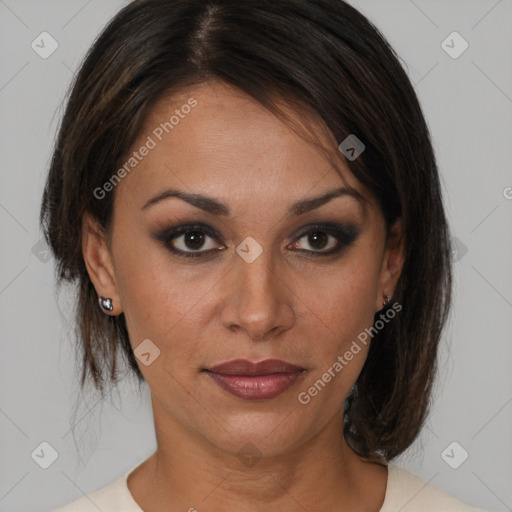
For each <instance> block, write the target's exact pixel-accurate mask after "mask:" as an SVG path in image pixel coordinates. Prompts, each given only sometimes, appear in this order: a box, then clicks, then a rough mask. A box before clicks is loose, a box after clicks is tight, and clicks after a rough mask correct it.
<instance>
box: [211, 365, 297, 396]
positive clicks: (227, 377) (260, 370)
mask: <svg viewBox="0 0 512 512" xmlns="http://www.w3.org/2000/svg"><path fill="white" fill-rule="evenodd" d="M202 371H204V372H206V374H207V375H208V376H209V377H210V378H211V379H212V380H213V382H215V384H217V385H218V386H220V387H221V388H222V389H224V390H225V391H227V392H228V393H231V394H232V395H234V396H237V397H239V398H243V399H245V400H262V399H270V398H275V397H276V396H278V395H280V394H281V393H284V392H285V391H286V390H287V389H289V388H290V387H291V386H292V385H293V384H295V383H296V382H297V380H298V379H299V378H300V377H302V376H303V375H304V373H305V372H306V371H307V370H306V369H305V368H300V367H298V366H295V365H293V364H290V363H286V362H284V361H280V360H278V359H267V360H265V361H260V362H259V363H252V362H251V361H247V360H245V359H236V360H233V361H227V362H225V363H222V364H219V365H216V366H213V367H212V368H205V369H203V370H202Z"/></svg>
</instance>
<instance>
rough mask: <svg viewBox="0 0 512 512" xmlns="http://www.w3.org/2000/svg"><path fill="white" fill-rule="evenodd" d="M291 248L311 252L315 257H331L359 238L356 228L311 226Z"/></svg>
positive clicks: (325, 225)
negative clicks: (330, 255)
mask: <svg viewBox="0 0 512 512" xmlns="http://www.w3.org/2000/svg"><path fill="white" fill-rule="evenodd" d="M299 236H300V238H298V239H297V241H295V242H293V243H292V244H291V246H289V248H291V249H298V250H299V251H300V252H309V253H312V254H314V255H315V256H320V255H329V254H334V253H337V252H339V251H341V250H342V249H343V248H344V247H347V246H348V245H350V244H352V243H353V242H354V241H355V239H356V238H357V236H358V231H357V228H355V226H345V227H344V226H341V225H338V224H319V225H314V226H310V227H309V229H308V230H307V231H306V232H304V233H303V234H302V235H299Z"/></svg>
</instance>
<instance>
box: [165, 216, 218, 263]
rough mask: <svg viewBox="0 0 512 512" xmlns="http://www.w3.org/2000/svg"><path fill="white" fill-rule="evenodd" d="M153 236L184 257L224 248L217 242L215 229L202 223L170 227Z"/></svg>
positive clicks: (202, 254) (201, 254)
mask: <svg viewBox="0 0 512 512" xmlns="http://www.w3.org/2000/svg"><path fill="white" fill-rule="evenodd" d="M155 238H156V239H157V240H159V241H160V242H162V243H163V244H164V245H165V246H166V247H167V248H168V249H169V250H170V251H171V252H173V253H175V254H178V255H180V256H185V257H188V256H192V257H194V256H204V255H205V253H211V252H213V251H217V250H221V249H225V248H226V247H225V246H224V245H222V244H220V243H219V236H218V234H217V233H216V232H215V230H213V229H212V228H210V227H209V226H206V225H202V224H196V225H189V226H179V227H177V228H171V229H168V230H165V231H163V232H162V233H159V234H157V235H155ZM219 245H220V247H219Z"/></svg>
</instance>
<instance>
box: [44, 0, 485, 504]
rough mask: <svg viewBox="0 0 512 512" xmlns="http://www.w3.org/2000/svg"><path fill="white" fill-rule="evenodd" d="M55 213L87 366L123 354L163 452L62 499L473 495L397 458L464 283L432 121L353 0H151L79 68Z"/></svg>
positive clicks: (371, 499) (109, 364)
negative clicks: (456, 270) (430, 480)
mask: <svg viewBox="0 0 512 512" xmlns="http://www.w3.org/2000/svg"><path fill="white" fill-rule="evenodd" d="M41 223H42V226H43V229H44V232H45V236H46V238H47V241H48V243H49V244H50V246H51V248H52V250H53V252H54V254H55V257H56V259H57V261H58V269H57V273H58V276H59V282H62V281H64V280H66V281H72V282H75V283H76V284H77V285H78V286H77V293H78V302H77V304H78V309H77V323H78V327H79V333H80V336H79V341H80V350H81V354H82V361H83V367H82V376H81V377H82V379H81V383H82V386H83V385H85V383H86V382H89V381H90V382H92V383H93V384H94V385H95V386H96V388H97V389H98V391H99V392H100V393H101V394H102V396H104V393H105V389H106V387H108V385H109V384H115V383H116V382H117V379H118V367H119V359H118V356H119V355H121V356H123V357H124V358H125V359H126V361H127V363H128V365H129V368H130V369H131V370H132V371H133V373H134V374H135V375H136V376H137V378H138V379H139V383H142V382H146V383H147V384H148V386H149V389H150V392H151V399H152V408H153V415H154V423H155V430H156V437H157V450H156V452H155V453H154V454H153V455H151V456H150V457H149V458H148V459H147V460H146V461H144V462H143V463H142V464H140V465H138V466H137V467H135V468H132V469H131V470H130V471H129V472H127V473H126V474H125V475H123V476H122V477H120V478H119V479H118V480H116V481H115V482H112V483H110V484H108V485H106V486H104V487H103V488H102V489H101V490H99V491H96V492H95V493H92V494H90V495H89V496H88V497H83V498H80V499H79V500H77V501H75V502H73V503H72V504H69V505H67V506H65V507H63V508H61V509H59V511H60V512H71V511H76V512H78V511H80V512H82V511H86V510H87V511H88V510H97V509H98V508H99V509H100V510H102V511H103V512H114V511H123V512H131V511H138V512H140V511H141V510H143V511H144V512H159V511H163V510H165V511H174V510H189V511H194V510H198V511H201V510H212V511H219V510H230V509H235V508H236V509H237V510H245V511H259V510H269V509H270V510H287V511H299V510H300V511H303V510H310V511H313V510H340V511H348V510H367V511H375V512H377V511H381V512H390V511H396V510H404V511H419V510H422V511H424V510H432V511H434V510H435V511H438V510H445V511H448V510H450V511H451V510H454V511H455V510H456V511H468V512H469V511H474V510H477V509H475V508H473V507H470V506H469V505H466V504H464V503H463V502H462V501H460V500H458V499H455V498H453V497H450V496H449V495H448V494H446V493H444V492H442V491H441V490H439V489H436V488H435V487H433V486H426V482H423V481H422V480H421V479H420V478H418V477H416V476H414V475H412V474H410V473H408V472H406V471H405V470H403V469H401V468H399V467H398V466H396V465H395V464H393V463H392V462H391V461H392V459H393V458H395V457H396V456H398V455H399V454H401V453H402V452H404V450H406V449H407V448H408V447H409V446H410V445H411V443H412V442H413V441H414V440H415V439H416V438H417V436H418V434H419V432H420V430H421V427H422V425H423V423H424V420H425V418H426V415H427V409H428V403H429V399H430V391H431V387H432V382H433V379H434V374H435V362H436V353H437V346H438V342H439V339H440V336H441V332H442V328H443V326H444V324H445V322H446V319H447V315H448V310H449V305H450V298H451V269H450V247H449V238H448V228H447V222H446V218H445V214H444V209H443V203H442V197H441V191H440V184H439V177H438V171H437V167H436V161H435V156H434V153H433V150H432V146H431V142H430V135H429V132H428V128H427V126H426V123H425V120H424V117H423V114H422V112H421V109H420V106H419V104H418V100H417V98H416V96H415V93H414V90H413V88H412V86H411V84H410V82H409V80H408V78H407V75H406V74H405V73H404V71H403V69H402V68H401V66H400V63H399V61H398V58H397V56H396V54H395V53H394V52H393V50H392V49H391V48H390V47H389V45H388V43H387V42H386V41H385V39H384V38H383V36H382V35H381V34H380V33H379V32H378V30H377V29H376V28H375V27H374V26H373V25H372V24H371V23H370V22H369V21H368V20H367V19H366V18H364V17H363V16H362V15H361V14H360V13H359V12H357V11H356V10H355V9H354V8H352V7H351V6H349V5H348V4H346V3H344V2H343V1H341V0H335V1H333V0H315V1H314V2H310V1H308V0H283V1H280V2H274V1H268V0H265V1H260V0H258V2H255V1H247V0H243V1H239V2H231V1H228V0H178V1H173V2H169V1H165V0H138V1H135V2H132V3H130V4H129V5H128V6H126V7H125V8H124V9H123V10H122V11H120V13H119V14H118V15H117V16H116V17H115V18H114V19H113V20H112V21H111V22H110V23H109V24H108V26H107V27H106V28H105V30H104V31H103V33H102V34H101V35H100V37H99V38H98V39H97V41H96V42H95V43H94V45H93V47H92V48H91V50H90V51H89V54H88V55H87V57H86V59H85V61H84V63H83V65H82V66H81V69H80V70H79V72H78V74H77V76H76V78H75V81H74V84H73V87H72V89H71V93H70V97H69V100H68V103H67V108H66V111H65V114H64V118H63V120H62V124H61V127H60V132H59V136H58V140H57V143H56V147H55V151H54V154H53V159H52V162H51V168H50V171H49V176H48V180H47V184H46V188H45V192H44V198H43V204H42V210H41Z"/></svg>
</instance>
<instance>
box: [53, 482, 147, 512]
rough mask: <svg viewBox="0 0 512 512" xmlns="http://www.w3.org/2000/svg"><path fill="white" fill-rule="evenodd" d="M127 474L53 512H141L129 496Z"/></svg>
mask: <svg viewBox="0 0 512 512" xmlns="http://www.w3.org/2000/svg"><path fill="white" fill-rule="evenodd" d="M127 474H128V473H126V474H124V475H122V476H120V477H119V478H117V479H116V480H114V481H112V482H111V483H109V484H107V485H104V486H103V487H101V488H100V489H98V490H96V491H93V492H90V493H89V494H86V495H84V496H82V497H80V498H78V499H76V500H74V501H72V502H71V503H69V504H67V505H64V506H62V507H59V508H57V509H55V510H53V511H52V512H98V510H101V511H102V512H141V509H140V508H139V507H138V506H137V505H136V503H135V502H134V501H133V499H132V497H131V495H129V491H128V487H127V486H126V477H127Z"/></svg>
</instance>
